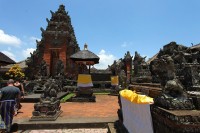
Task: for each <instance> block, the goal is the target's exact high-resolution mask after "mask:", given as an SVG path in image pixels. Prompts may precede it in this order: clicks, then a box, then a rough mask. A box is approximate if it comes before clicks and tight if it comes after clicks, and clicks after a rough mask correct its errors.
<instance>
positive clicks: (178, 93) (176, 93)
mask: <svg viewBox="0 0 200 133" xmlns="http://www.w3.org/2000/svg"><path fill="white" fill-rule="evenodd" d="M151 65H152V72H154V74H157V75H158V77H159V79H160V82H161V86H162V93H161V95H160V96H158V97H157V98H155V99H154V102H155V105H157V106H160V107H163V108H165V109H194V105H193V102H192V99H190V98H188V96H187V94H186V92H185V91H184V87H183V86H182V84H181V82H180V81H179V80H178V79H177V78H176V75H175V68H174V61H173V59H172V58H171V56H168V55H165V56H161V57H160V58H158V59H156V60H154V61H153V62H152V64H151Z"/></svg>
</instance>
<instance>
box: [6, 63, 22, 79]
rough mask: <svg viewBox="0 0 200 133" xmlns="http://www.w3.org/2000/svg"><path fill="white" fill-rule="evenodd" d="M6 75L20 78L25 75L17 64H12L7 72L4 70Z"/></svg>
mask: <svg viewBox="0 0 200 133" xmlns="http://www.w3.org/2000/svg"><path fill="white" fill-rule="evenodd" d="M6 75H8V76H9V77H10V78H13V79H22V78H24V76H25V74H24V73H23V72H22V69H21V68H20V66H19V65H18V64H15V65H13V66H12V67H11V68H10V69H9V70H8V72H6Z"/></svg>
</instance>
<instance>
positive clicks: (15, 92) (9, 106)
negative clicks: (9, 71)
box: [0, 79, 20, 132]
mask: <svg viewBox="0 0 200 133" xmlns="http://www.w3.org/2000/svg"><path fill="white" fill-rule="evenodd" d="M19 97H20V90H19V88H17V87H15V86H14V80H13V79H9V80H8V82H7V86H6V87H3V88H2V89H1V90H0V103H1V104H0V112H1V117H2V120H3V121H4V123H5V125H6V131H7V132H11V131H10V130H11V125H12V120H13V116H14V112H15V111H14V106H15V104H16V101H15V100H16V98H19Z"/></svg>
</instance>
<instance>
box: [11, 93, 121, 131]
mask: <svg viewBox="0 0 200 133" xmlns="http://www.w3.org/2000/svg"><path fill="white" fill-rule="evenodd" d="M118 109H119V105H118V97H117V96H111V95H96V102H65V103H61V110H62V111H63V112H62V113H61V115H60V116H59V117H58V118H57V120H56V121H29V120H30V118H31V117H32V111H33V110H34V103H22V109H21V110H20V112H19V113H18V115H17V116H15V117H14V121H13V123H17V124H18V133H22V132H23V133H47V132H50V133H51V132H58V133H59V132H66V133H86V132H87V133H90V132H91V133H104V132H105V133H106V132H108V128H107V124H108V123H114V122H115V121H117V120H118V115H117V111H118Z"/></svg>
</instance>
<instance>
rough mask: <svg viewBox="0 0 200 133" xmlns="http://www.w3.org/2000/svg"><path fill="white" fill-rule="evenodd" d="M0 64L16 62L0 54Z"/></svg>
mask: <svg viewBox="0 0 200 133" xmlns="http://www.w3.org/2000/svg"><path fill="white" fill-rule="evenodd" d="M0 62H2V63H5V64H15V63H16V62H15V61H14V60H12V59H10V58H9V57H8V56H6V55H5V54H4V53H2V52H0Z"/></svg>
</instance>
